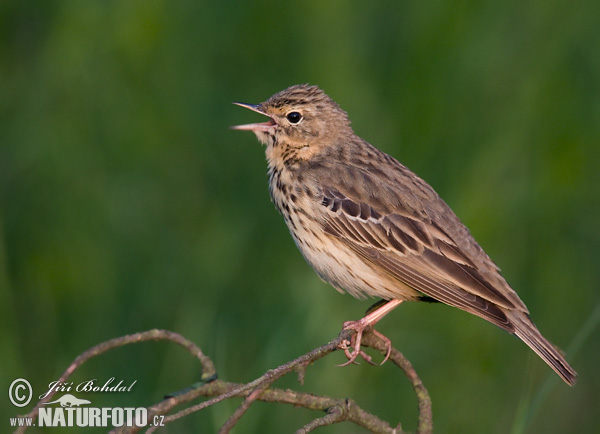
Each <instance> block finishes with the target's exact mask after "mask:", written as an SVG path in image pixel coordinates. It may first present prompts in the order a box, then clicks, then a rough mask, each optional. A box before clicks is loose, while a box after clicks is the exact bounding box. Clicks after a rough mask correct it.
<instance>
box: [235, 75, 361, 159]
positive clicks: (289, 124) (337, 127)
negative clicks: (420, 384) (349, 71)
mask: <svg viewBox="0 0 600 434" xmlns="http://www.w3.org/2000/svg"><path fill="white" fill-rule="evenodd" d="M234 104H237V105H239V106H241V107H245V108H248V109H250V110H253V111H255V112H257V113H260V114H262V115H265V116H268V117H269V120H268V121H266V122H261V123H255V124H246V125H237V126H234V127H231V128H232V129H235V130H248V131H252V132H254V134H256V137H257V138H258V140H259V141H260V142H262V143H263V144H265V145H267V147H271V146H274V147H277V146H278V145H282V147H284V148H289V147H291V148H295V149H302V148H306V147H308V148H310V147H313V148H319V149H320V148H323V147H324V146H327V145H328V144H332V143H336V142H338V140H336V139H337V138H338V136H340V135H343V134H348V133H350V134H352V130H351V128H350V121H349V120H348V115H347V114H346V112H345V111H343V110H342V109H341V108H340V107H339V106H338V105H337V104H336V103H335V102H334V101H333V100H332V99H331V98H330V97H329V96H327V95H326V94H325V92H323V91H322V90H321V89H319V88H318V87H317V86H310V85H308V84H301V85H296V86H291V87H289V88H287V89H285V90H282V91H281V92H279V93H276V94H275V95H273V96H272V97H271V98H269V99H268V100H266V101H265V102H263V103H261V104H246V103H239V102H236V103H234ZM312 151H313V152H315V151H317V149H312Z"/></svg>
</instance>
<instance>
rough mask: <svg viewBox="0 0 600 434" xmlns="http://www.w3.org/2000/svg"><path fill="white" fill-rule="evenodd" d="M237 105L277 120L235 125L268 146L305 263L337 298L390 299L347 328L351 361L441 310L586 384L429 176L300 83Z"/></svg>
mask: <svg viewBox="0 0 600 434" xmlns="http://www.w3.org/2000/svg"><path fill="white" fill-rule="evenodd" d="M234 104H236V105H238V106H241V107H244V108H247V109H250V110H252V111H255V112H257V113H260V114H261V115H264V116H266V117H267V118H268V119H267V120H266V122H260V123H251V124H245V125H236V126H233V127H231V128H232V129H234V130H245V131H251V132H253V133H254V134H255V135H256V137H257V138H258V140H259V141H260V142H261V143H262V144H263V145H265V154H266V160H267V165H268V179H269V192H270V196H271V200H272V202H273V203H274V205H275V207H276V208H277V210H278V211H279V213H280V214H281V215H282V216H283V218H284V220H285V222H286V224H287V227H288V229H289V231H290V233H291V235H292V237H293V239H294V241H295V243H296V245H297V247H298V249H299V250H300V252H301V253H302V255H303V256H304V258H305V259H306V261H307V262H308V263H309V264H310V265H311V266H312V268H313V269H314V270H315V271H316V273H317V274H318V275H319V277H320V278H321V279H322V280H323V281H325V282H326V283H329V284H330V285H332V286H333V287H334V288H336V289H337V290H338V291H340V292H342V293H343V292H346V293H349V294H350V295H352V296H354V297H357V298H366V297H376V298H379V299H380V300H381V301H380V303H379V304H377V303H376V304H375V305H374V307H373V308H372V309H371V310H370V311H367V314H366V315H365V316H364V318H362V319H360V320H358V321H347V322H345V323H344V326H343V329H344V330H346V329H349V330H354V331H355V332H356V334H355V335H354V338H353V341H352V343H351V344H350V346H348V345H346V346H345V347H343V348H344V349H345V351H346V356H347V357H348V359H349V360H348V363H350V362H354V359H355V358H356V357H357V356H358V355H359V354H361V355H363V356H364V353H362V351H361V349H360V341H361V336H362V333H363V331H364V330H365V329H366V328H367V327H370V326H374V325H375V324H376V323H377V322H378V321H379V320H380V319H381V318H383V317H384V316H385V315H387V314H388V313H389V312H390V311H392V310H393V309H394V308H396V307H397V306H398V305H399V304H401V303H402V302H405V301H430V302H441V303H444V304H447V305H450V306H453V307H456V308H458V309H461V310H463V311H466V312H469V313H471V314H473V315H476V316H479V317H481V318H483V319H485V320H487V321H489V322H490V323H492V324H495V325H496V326H498V327H500V328H502V329H504V330H506V331H507V332H509V333H511V334H513V335H516V336H517V337H518V338H520V339H521V340H522V341H523V342H525V344H527V345H528V346H529V347H530V348H531V349H532V350H533V351H534V352H535V353H537V354H538V355H539V356H540V357H541V358H542V359H543V360H544V361H545V362H546V363H547V364H548V365H549V366H550V367H551V368H552V369H553V370H554V371H555V372H556V373H557V374H558V375H559V376H560V377H561V378H562V379H563V380H564V381H565V382H566V383H567V384H569V385H570V386H573V385H574V384H575V382H576V377H577V374H576V372H575V371H574V370H573V368H572V367H571V366H570V365H569V364H568V363H567V361H566V360H565V358H564V356H563V353H562V352H561V351H560V350H559V349H557V348H556V347H555V346H554V345H553V344H551V343H550V342H549V341H548V340H546V339H545V338H544V337H543V336H542V334H541V333H540V332H539V331H538V329H537V327H536V326H535V324H534V323H533V322H532V320H531V319H530V316H529V311H528V309H527V307H526V306H525V304H524V303H523V301H521V299H520V298H519V296H518V295H517V293H516V292H515V291H514V290H513V289H512V288H511V287H510V286H509V284H508V283H507V282H506V280H505V279H504V278H503V277H502V275H501V274H500V269H499V268H498V267H497V266H496V264H495V263H494V262H493V261H492V260H491V259H490V257H489V256H488V255H487V254H486V253H485V252H484V250H483V249H482V248H481V247H480V246H479V244H478V243H477V242H476V241H475V239H474V238H473V236H472V235H471V233H470V231H469V230H468V229H467V227H466V226H465V225H464V224H463V223H462V222H461V221H460V220H459V218H458V217H457V216H456V214H455V213H454V212H453V211H452V210H451V209H450V207H449V206H448V205H447V204H446V203H445V202H444V200H443V199H441V198H440V196H439V195H438V194H437V193H436V192H435V191H434V189H433V188H432V187H431V186H430V185H429V184H427V183H426V182H425V181H424V180H423V179H421V178H420V177H419V176H417V175H416V174H415V173H413V172H412V171H411V170H409V169H408V168H407V167H406V166H404V165H403V164H401V163H400V162H398V160H396V159H395V158H393V157H391V156H390V155H388V154H386V153H384V152H383V151H381V150H379V149H377V148H376V147H374V146H372V145H371V144H369V143H368V142H367V141H365V140H363V139H362V138H360V137H359V136H358V135H356V134H355V132H354V131H353V129H352V127H351V125H350V120H349V118H348V114H347V113H346V112H345V111H344V110H343V109H342V108H341V107H340V106H339V105H338V104H337V103H336V102H335V101H334V100H333V99H332V98H331V97H329V96H328V95H327V94H326V93H325V92H324V91H323V90H321V89H320V88H319V87H318V86H315V85H309V84H300V85H294V86H291V87H289V88H287V89H284V90H282V91H280V92H278V93H276V94H274V95H273V96H271V97H270V98H268V99H267V100H266V101H264V102H262V103H260V104H248V103H241V102H236V103H234ZM378 335H380V334H379V333H378ZM380 336H382V335H380ZM382 337H383V336H382ZM384 340H386V344H388V345H389V340H388V339H387V338H385V337H384ZM389 348H390V346H388V355H389ZM349 350H352V351H351V352H350V351H349ZM386 358H387V356H386ZM384 361H385V360H384Z"/></svg>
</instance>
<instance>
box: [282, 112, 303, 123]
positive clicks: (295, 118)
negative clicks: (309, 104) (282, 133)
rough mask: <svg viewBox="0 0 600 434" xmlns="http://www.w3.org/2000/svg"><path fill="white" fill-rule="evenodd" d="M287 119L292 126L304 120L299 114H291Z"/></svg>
mask: <svg viewBox="0 0 600 434" xmlns="http://www.w3.org/2000/svg"><path fill="white" fill-rule="evenodd" d="M286 118H287V120H288V121H290V123H291V124H297V123H298V122H300V120H302V115H301V114H300V113H298V112H290V113H288V114H287V116H286Z"/></svg>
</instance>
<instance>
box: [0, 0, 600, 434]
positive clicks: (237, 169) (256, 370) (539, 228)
mask: <svg viewBox="0 0 600 434" xmlns="http://www.w3.org/2000/svg"><path fill="white" fill-rule="evenodd" d="M599 12H600V6H599V3H598V2H596V1H592V0H587V1H576V2H566V1H558V0H549V1H545V2H541V1H529V2H518V1H512V0H509V1H505V2H492V1H485V2H456V1H437V0H434V1H429V2H417V1H408V2H393V1H381V2H359V1H350V2H341V1H330V2H317V1H305V2H296V3H290V4H288V3H284V2H276V1H256V2H241V1H240V2H203V1H200V2H166V1H154V0H153V1H125V2H117V1H104V2H100V1H86V2H78V1H37V2H34V1H30V2H17V1H12V2H11V1H8V2H2V3H1V4H0V67H1V68H0V74H1V75H0V92H1V94H0V230H1V232H0V337H1V341H0V342H1V343H2V365H1V366H2V369H1V370H0V388H1V390H2V391H3V392H2V393H3V394H4V395H5V397H4V398H3V400H4V401H3V405H2V409H3V410H2V413H0V414H1V415H2V422H1V423H2V424H6V423H7V422H6V419H7V417H8V415H13V416H14V415H15V414H16V413H17V412H18V411H17V409H16V408H14V407H12V406H11V405H10V403H9V402H8V401H7V399H6V394H5V391H6V390H7V388H8V384H10V382H11V381H12V380H13V379H14V378H17V377H25V378H28V379H29V380H30V381H31V383H32V384H33V386H34V392H37V393H38V394H39V393H42V392H43V391H44V388H45V386H46V385H47V384H48V383H49V382H50V381H53V380H55V379H57V378H58V377H59V375H60V374H61V373H62V371H63V370H64V369H65V367H66V366H67V365H68V364H69V363H70V362H71V360H72V359H73V358H74V357H75V356H76V355H78V354H80V353H81V352H83V351H84V350H85V349H87V348H89V347H91V346H93V345H95V344H97V343H99V342H101V341H104V340H106V339H109V338H113V337H116V336H120V335H123V334H127V333H132V332H137V331H142V330H146V329H150V328H166V329H170V330H173V331H176V332H179V333H181V334H183V335H184V336H186V337H188V338H190V339H192V340H193V341H195V342H196V343H197V344H198V345H200V346H201V347H202V348H203V350H204V351H205V352H206V353H207V354H208V355H210V356H211V357H213V358H214V360H215V362H216V364H217V368H218V371H219V375H220V377H221V378H223V379H227V380H231V381H238V382H246V381H250V380H252V379H254V378H255V377H257V376H259V375H260V374H261V373H263V372H264V371H266V370H267V369H268V368H271V367H274V366H276V365H278V364H280V363H283V362H285V361H287V360H288V359H291V358H293V357H295V356H297V355H300V354H302V353H304V352H306V351H308V350H310V349H312V348H314V347H316V346H318V345H321V344H323V343H324V342H326V341H328V340H329V339H331V338H333V337H334V336H335V335H336V334H337V333H338V331H339V329H340V327H341V323H342V322H343V321H344V320H349V319H356V318H359V317H360V316H361V315H362V313H363V312H364V310H365V309H366V308H367V307H368V306H369V305H370V303H369V302H368V301H359V300H354V299H353V298H351V297H350V296H348V295H341V294H338V293H337V292H336V291H334V290H333V289H332V288H330V287H328V286H327V285H325V284H324V283H322V282H320V281H319V280H318V278H317V277H316V275H315V274H314V273H313V272H312V270H311V269H310V268H309V267H308V265H306V264H305V263H304V261H303V260H302V257H301V256H300V254H299V253H298V252H297V250H296V248H295V246H294V244H293V242H292V240H291V238H290V236H289V235H288V233H287V230H286V228H285V225H284V223H283V220H282V219H281V218H280V216H279V215H277V213H276V211H275V210H274V208H273V206H272V205H271V204H270V203H269V197H268V193H267V183H266V176H265V172H266V165H265V162H264V155H263V149H261V146H260V145H259V144H258V143H257V141H256V140H255V138H254V137H252V135H251V134H248V133H245V134H244V133H240V132H236V131H230V130H228V126H230V125H233V124H237V123H244V122H251V121H252V120H254V119H255V118H256V116H255V115H253V114H251V113H249V112H246V111H243V110H242V109H239V108H237V107H235V106H233V105H231V102H232V101H245V102H253V103H255V102H260V101H263V100H265V99H266V98H268V97H269V96H270V95H271V94H273V93H275V92H277V91H279V90H281V89H283V88H285V87H287V86H289V85H292V84H296V83H304V82H310V83H312V84H318V85H320V86H321V87H322V88H323V89H324V90H325V91H326V92H327V93H329V94H330V95H331V96H332V97H333V98H334V99H335V100H336V101H337V102H338V103H339V104H340V105H341V106H342V107H343V108H344V109H345V110H347V111H348V113H349V115H350V118H351V119H352V120H353V125H354V128H355V131H356V132H357V133H358V134H359V135H361V136H362V137H364V138H365V139H367V140H368V141H370V142H371V143H373V144H375V145H376V146H378V147H380V148H381V149H383V150H385V151H386V152H388V153H391V154H392V155H394V156H395V157H397V158H398V159H399V160H400V161H402V162H404V163H405V164H406V165H408V166H409V167H411V168H412V169H413V170H414V171H416V172H417V173H418V174H419V175H420V176H422V177H423V178H424V179H426V180H427V181H428V182H429V183H431V184H432V185H433V186H434V188H436V189H437V190H438V192H439V193H440V194H441V195H442V197H444V198H445V199H446V200H447V202H448V203H449V204H450V205H451V206H452V207H453V208H454V210H455V211H456V213H457V214H458V215H459V216H460V217H461V218H462V219H463V221H464V222H465V223H466V224H467V226H469V227H470V228H471V230H472V232H473V234H474V235H475V237H476V238H477V239H478V241H479V242H480V244H481V245H482V246H483V247H484V248H485V249H486V250H487V251H488V253H489V254H490V256H492V258H494V260H495V261H496V262H497V263H498V264H499V265H500V266H501V267H502V268H503V270H504V274H505V277H506V278H507V279H508V281H509V282H511V284H512V285H513V287H514V288H515V289H516V290H517V292H518V293H519V294H520V295H521V297H522V298H523V300H524V301H525V302H526V303H527V305H528V306H529V308H530V310H531V312H532V317H533V319H534V320H535V321H536V323H537V324H538V326H539V328H540V329H541V330H542V332H543V333H544V334H545V335H546V336H547V337H548V338H549V339H551V340H553V341H554V342H556V343H557V344H558V345H559V346H561V347H562V348H563V349H564V350H566V351H567V352H568V358H569V360H570V361H571V362H572V364H573V366H574V367H575V369H576V370H577V371H578V372H579V374H580V377H579V384H578V385H577V386H576V387H575V388H574V389H569V388H568V387H567V386H566V385H564V384H559V383H560V380H559V379H558V377H556V376H555V375H554V373H553V372H552V371H551V370H550V369H549V368H547V367H546V366H545V364H544V363H543V362H542V361H541V360H539V359H538V358H537V357H536V356H535V355H534V354H533V352H532V351H530V350H529V349H528V348H526V347H525V346H524V345H523V344H521V343H520V342H519V341H518V340H516V339H515V338H513V337H511V336H510V335H508V334H506V333H504V332H502V331H501V330H499V329H497V328H495V327H493V326H491V325H489V324H487V323H485V322H484V321H482V320H480V319H478V318H475V317H471V316H470V315H467V314H465V313H463V312H460V311H458V310H455V309H451V308H448V307H445V306H440V305H427V304H417V303H413V304H408V305H405V306H402V307H401V308H399V309H398V310H397V311H395V312H393V314H391V315H389V317H387V318H386V319H385V320H384V321H382V322H381V324H380V326H379V327H378V328H379V329H380V330H381V331H382V332H383V333H385V334H386V335H387V336H389V337H390V338H391V339H392V341H393V343H394V345H395V346H396V347H398V348H400V349H401V350H402V351H403V352H404V353H405V354H406V355H407V357H408V358H409V359H410V360H411V361H412V362H413V364H414V365H415V367H416V369H417V372H418V373H419V374H420V375H421V378H422V379H423V381H424V383H425V385H426V386H427V387H428V388H429V391H430V393H431V396H432V399H433V411H434V422H435V426H436V427H437V430H438V431H439V432H444V433H467V432H472V433H481V432H486V433H506V432H515V433H516V432H540V433H541V432H545V433H547V432H581V433H583V432H594V431H595V432H597V430H598V427H599V426H600V412H599V411H598V408H599V406H600V397H599V390H600V374H599V373H598V366H599V362H600V339H599V334H600V333H599V331H598V330H599V329H598V326H597V323H598V316H599V311H598V306H599V304H600V296H599V291H598V290H599V288H600V277H599V276H600V272H599V263H600V225H599V224H598V223H599V221H600V175H599V165H600V139H599V138H600V84H599V83H600V80H599V78H600V55H599V53H600V38H599V33H598V24H599V21H598V16H599V15H598V14H599ZM594 312H595V313H594ZM586 323H587V326H586V327H587V328H585V327H584V325H585V324H586ZM342 361H343V356H342V355H336V356H335V357H333V358H330V359H326V360H325V361H322V362H319V363H318V364H317V365H316V366H313V367H311V368H310V369H309V370H308V372H307V375H306V383H305V385H304V386H300V385H299V384H298V383H297V381H296V379H294V378H289V379H285V380H283V381H281V382H280V383H278V385H279V386H282V387H294V388H297V389H299V390H303V391H309V392H314V393H322V394H329V395H332V396H336V397H352V398H354V399H356V401H357V402H358V403H359V404H360V405H362V406H364V408H365V409H367V410H371V411H373V412H374V413H376V414H378V415H379V416H381V417H382V418H385V419H387V420H389V421H390V422H392V423H396V422H398V421H402V422H403V424H404V425H403V426H404V428H405V429H409V430H410V429H412V430H414V429H415V428H416V398H415V396H414V393H413V392H412V391H411V389H410V387H409V383H408V382H407V381H406V379H404V378H403V377H402V375H400V374H399V373H398V372H397V371H396V370H395V369H394V368H393V367H392V366H383V367H381V368H377V367H372V366H369V365H367V364H364V363H363V364H361V365H360V366H351V367H346V368H336V367H335V366H334V365H335V363H340V362H342ZM388 365H389V364H388ZM111 376H115V377H117V378H119V379H120V378H122V379H125V380H127V381H131V380H133V379H137V380H138V382H137V385H136V386H135V389H134V392H133V393H131V394H128V395H127V396H124V395H122V396H118V397H117V396H114V395H101V394H95V395H94V396H93V397H91V395H90V396H83V397H85V398H91V399H93V402H94V403H95V404H97V405H105V406H109V405H110V406H114V405H119V404H123V405H133V404H136V405H138V404H139V405H149V404H152V403H154V402H156V401H158V400H160V399H161V398H162V396H163V395H164V394H165V393H169V392H172V391H175V390H178V389H180V388H182V387H185V386H187V385H189V384H191V383H193V382H195V381H197V380H198V379H199V369H198V366H197V364H196V363H195V362H194V360H191V358H190V357H189V356H188V355H187V354H186V353H185V352H184V351H182V350H180V349H179V348H175V347H174V346H173V345H166V344H156V343H154V344H151V343H146V344H139V345H137V346H131V347H127V348H124V349H119V350H117V351H113V352H111V353H108V354H106V355H103V356H102V357H100V358H98V359H96V360H94V361H92V362H90V363H88V364H86V365H85V366H84V367H83V369H82V370H81V371H79V372H77V373H76V375H75V376H74V378H73V380H74V381H78V380H79V381H82V380H85V379H90V378H98V379H106V378H110V377H111ZM101 401H102V402H101ZM238 402H239V401H237V402H225V403H222V404H219V405H217V406H216V407H215V408H212V409H210V410H206V411H204V412H200V413H197V414H194V415H192V416H189V417H187V418H185V419H183V420H181V421H179V422H177V423H175V424H174V425H173V428H172V430H175V431H177V432H215V431H216V429H217V428H218V427H219V426H220V424H222V423H223V422H224V421H225V419H226V418H227V417H228V416H229V415H230V414H231V412H232V411H233V409H234V408H235V405H237V403H238ZM30 407H31V406H29V407H28V408H30ZM5 410H6V411H5ZM316 416H318V415H317V414H315V413H312V412H309V411H306V410H299V409H293V408H288V407H285V406H281V405H279V406H278V405H273V404H263V403H257V404H256V405H255V406H253V407H252V408H251V409H250V411H249V412H248V414H247V415H246V416H244V418H243V419H242V421H241V423H240V425H239V427H238V428H237V430H236V432H238V433H255V432H264V433H270V432H272V433H280V432H291V431H293V430H294V429H296V428H298V427H300V426H302V425H303V424H304V423H306V422H308V421H309V420H310V419H311V418H314V417H316ZM348 430H351V431H352V432H356V428H355V427H350V426H349V425H347V424H342V425H339V426H335V427H329V428H327V429H323V430H321V432H324V433H345V432H348ZM65 432H67V430H65ZM69 432H70V431H69Z"/></svg>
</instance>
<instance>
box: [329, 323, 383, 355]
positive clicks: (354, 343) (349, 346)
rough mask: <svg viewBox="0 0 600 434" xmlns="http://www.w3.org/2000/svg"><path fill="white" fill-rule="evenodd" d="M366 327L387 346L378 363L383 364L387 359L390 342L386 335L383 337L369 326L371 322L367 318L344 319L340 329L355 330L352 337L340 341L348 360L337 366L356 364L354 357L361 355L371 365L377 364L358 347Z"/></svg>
mask: <svg viewBox="0 0 600 434" xmlns="http://www.w3.org/2000/svg"><path fill="white" fill-rule="evenodd" d="M367 327H371V330H370V331H371V332H372V333H373V334H375V335H376V336H377V337H378V338H380V339H381V340H382V341H383V342H384V343H385V346H386V347H387V352H386V354H385V358H384V359H383V361H382V362H381V363H379V365H383V364H384V363H385V362H386V361H387V359H388V358H389V357H390V352H391V350H392V342H391V341H390V340H389V339H388V338H387V337H385V336H384V335H382V334H381V333H379V332H378V331H377V330H375V329H374V328H373V327H372V326H371V323H370V322H369V321H368V320H366V319H365V318H363V319H360V320H358V321H346V322H345V323H344V327H343V328H342V331H344V330H354V331H356V334H354V335H352V338H350V341H348V340H347V339H345V340H344V341H342V343H340V346H339V348H340V349H342V350H344V354H346V358H347V359H348V361H347V362H346V363H343V364H341V365H338V366H347V365H349V364H351V363H356V364H357V362H356V358H357V357H358V356H361V357H362V358H363V359H364V360H365V361H367V362H368V363H370V364H371V365H377V363H375V362H373V359H372V358H371V356H369V355H368V354H367V353H365V352H364V351H363V350H361V348H360V345H361V342H362V337H363V333H364V331H365V329H366V328H367ZM350 350H353V351H350Z"/></svg>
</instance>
